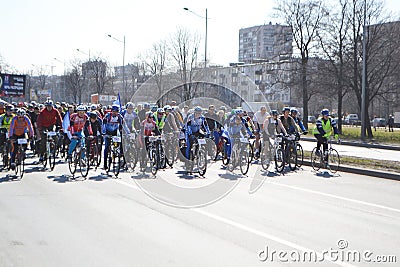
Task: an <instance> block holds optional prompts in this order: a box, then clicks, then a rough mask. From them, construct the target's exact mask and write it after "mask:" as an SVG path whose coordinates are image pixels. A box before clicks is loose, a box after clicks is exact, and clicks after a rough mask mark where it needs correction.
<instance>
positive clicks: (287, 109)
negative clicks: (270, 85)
mask: <svg viewBox="0 0 400 267" xmlns="http://www.w3.org/2000/svg"><path fill="white" fill-rule="evenodd" d="M285 111H290V108H289V107H284V108H283V109H282V112H285Z"/></svg>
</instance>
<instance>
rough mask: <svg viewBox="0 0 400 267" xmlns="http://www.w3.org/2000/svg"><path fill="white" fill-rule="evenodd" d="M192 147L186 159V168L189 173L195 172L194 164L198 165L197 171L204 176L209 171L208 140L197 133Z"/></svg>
mask: <svg viewBox="0 0 400 267" xmlns="http://www.w3.org/2000/svg"><path fill="white" fill-rule="evenodd" d="M193 136H194V140H193V144H192V147H191V149H190V151H189V159H188V160H186V161H185V162H186V164H185V165H186V170H187V172H188V174H191V173H193V170H194V166H196V167H197V172H198V173H199V175H200V176H204V175H205V174H206V171H207V152H206V144H207V141H206V140H205V139H204V138H199V137H197V136H195V135H193Z"/></svg>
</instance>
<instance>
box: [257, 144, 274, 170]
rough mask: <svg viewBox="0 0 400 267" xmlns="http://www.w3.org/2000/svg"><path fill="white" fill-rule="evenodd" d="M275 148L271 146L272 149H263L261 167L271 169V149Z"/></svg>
mask: <svg viewBox="0 0 400 267" xmlns="http://www.w3.org/2000/svg"><path fill="white" fill-rule="evenodd" d="M272 149H273V148H271V147H270V149H269V150H268V151H267V150H265V149H264V148H263V149H262V150H261V154H260V161H261V167H262V168H263V169H264V170H265V171H266V170H268V169H269V166H270V165H271V151H272Z"/></svg>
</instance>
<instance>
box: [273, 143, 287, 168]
mask: <svg viewBox="0 0 400 267" xmlns="http://www.w3.org/2000/svg"><path fill="white" fill-rule="evenodd" d="M274 160H275V169H276V171H277V172H282V171H283V169H284V168H285V152H284V151H283V149H282V148H281V147H278V148H277V149H276V150H275V155H274Z"/></svg>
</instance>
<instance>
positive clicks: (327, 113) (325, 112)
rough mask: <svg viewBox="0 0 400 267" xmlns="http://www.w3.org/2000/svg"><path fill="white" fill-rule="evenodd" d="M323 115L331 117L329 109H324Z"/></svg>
mask: <svg viewBox="0 0 400 267" xmlns="http://www.w3.org/2000/svg"><path fill="white" fill-rule="evenodd" d="M321 114H322V116H329V109H327V108H324V109H323V110H321Z"/></svg>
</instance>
